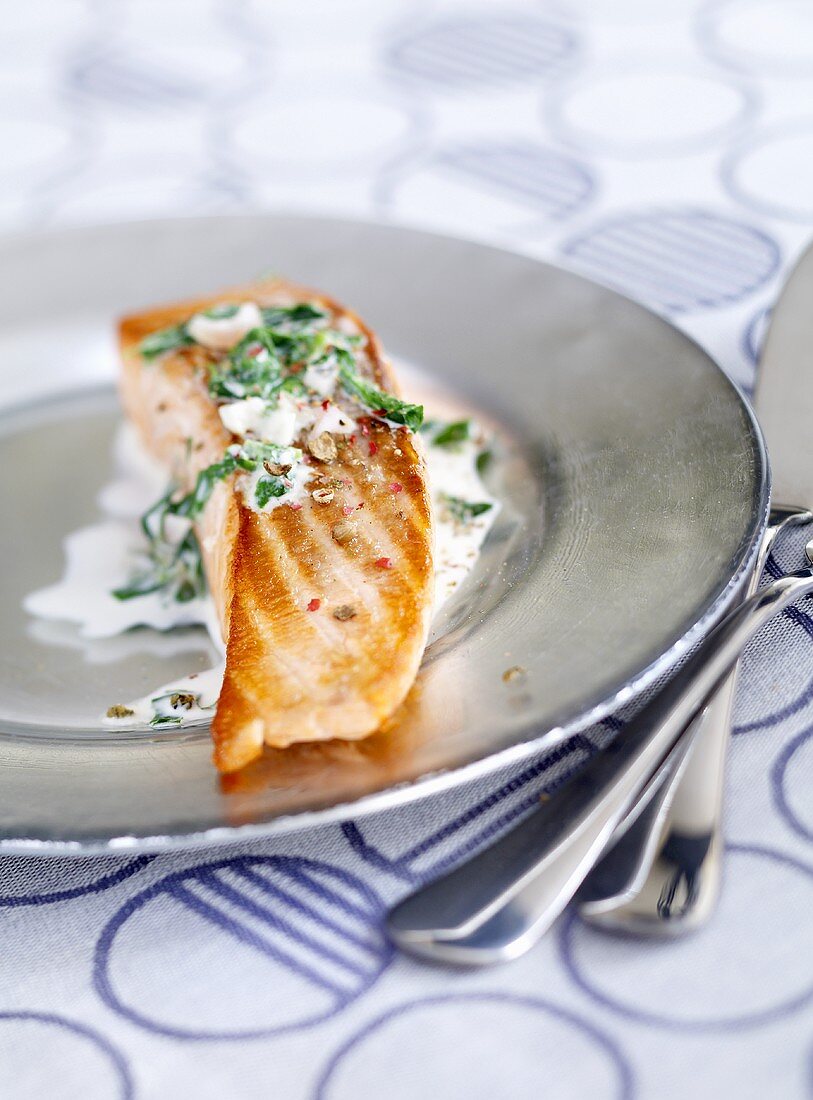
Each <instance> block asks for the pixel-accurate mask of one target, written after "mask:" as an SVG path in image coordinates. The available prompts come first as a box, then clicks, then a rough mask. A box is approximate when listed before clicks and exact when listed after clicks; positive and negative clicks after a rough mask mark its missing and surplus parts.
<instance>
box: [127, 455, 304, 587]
mask: <svg viewBox="0 0 813 1100" xmlns="http://www.w3.org/2000/svg"><path fill="white" fill-rule="evenodd" d="M301 459H302V451H300V450H297V448H296V447H279V446H277V444H275V443H261V442H259V441H258V440H255V439H246V440H244V442H243V443H242V445H239V446H234V447H230V448H229V449H228V450H227V451H226V453H225V454H224V455H223V458H222V459H221V460H220V461H219V462H213V463H212V464H211V465H210V466H207V467H206V468H205V469H203V470H201V471H200V473H199V474H198V476H197V478H196V479H195V486H194V488H193V489H192V491H191V492H189V493H187V494H186V495H185V496H182V497H177V496H176V494H175V493H174V492H173V491H172V490H170V491H169V492H168V493H166V494H165V495H164V496H163V497H161V499H160V500H158V501H156V503H155V504H153V506H152V507H151V508H149V509H148V510H147V511H146V512H145V513H144V515H143V516H142V517H141V529H142V531H143V532H144V534H145V536H146V538H147V549H146V553H145V560H144V564H143V566H142V568H141V569H139V570H138V571H137V572H136V573H135V575H134V576H133V577H132V578H131V579H130V581H129V582H128V583H127V584H126V585H122V586H121V587H120V588H116V589H114V590H113V595H114V596H115V597H116V599H117V600H132V599H135V598H136V597H138V596H147V595H149V594H150V593H151V592H166V593H167V594H168V595H169V596H170V597H171V598H172V599H174V600H176V601H177V602H178V603H188V602H189V601H190V600H194V599H195V598H196V597H200V596H203V594H204V593H205V591H206V578H205V576H204V572H203V561H202V558H201V553H200V546H199V544H198V540H197V537H196V536H195V532H194V530H193V529H192V528H191V527H190V528H189V530H188V531H187V533H186V534H185V535H184V536H183V538H181V539H180V541H178V542H174V541H173V540H172V539H170V538H169V537H168V536H167V532H166V523H167V518H168V517H169V516H178V517H181V518H183V519H188V520H192V521H194V520H196V519H197V518H198V516H199V515H200V514H201V513H202V512H203V509H204V508H205V507H206V504H207V503H208V501H209V498H210V497H211V495H212V493H213V492H214V489H215V486H216V485H218V484H219V483H220V482H221V481H223V480H225V478H227V477H229V476H230V475H231V474H233V473H234V472H235V471H236V470H245V471H246V472H248V473H252V472H253V471H254V470H256V469H257V468H258V467H259V466H261V465H262V464H263V463H264V462H268V463H277V464H283V465H289V466H292V465H294V464H295V463H296V462H299V461H300V460H301ZM265 482H269V483H273V484H268V485H265V484H264V483H265ZM261 484H262V486H263V487H262V489H261V488H260V485H261ZM287 491H288V486H287V485H286V484H285V483H284V482H283V480H282V478H278V477H275V478H272V477H270V476H269V477H268V478H265V477H263V478H261V479H260V481H259V483H258V487H257V490H256V491H255V497H256V499H257V501H258V504H259V507H261V508H262V507H264V505H265V504H267V503H268V501H269V500H271V498H272V497H275V496H283V494H284V493H285V492H287ZM261 499H262V503H260V500H261Z"/></svg>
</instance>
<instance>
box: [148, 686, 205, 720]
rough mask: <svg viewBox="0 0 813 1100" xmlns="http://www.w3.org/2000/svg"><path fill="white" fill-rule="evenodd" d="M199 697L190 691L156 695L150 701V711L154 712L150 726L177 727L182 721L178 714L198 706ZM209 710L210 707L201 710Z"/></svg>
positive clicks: (180, 715) (181, 716)
mask: <svg viewBox="0 0 813 1100" xmlns="http://www.w3.org/2000/svg"><path fill="white" fill-rule="evenodd" d="M199 698H200V697H199V696H197V695H193V694H192V692H191V691H173V692H168V693H167V694H166V695H156V696H155V697H154V698H153V699H150V702H151V703H152V709H153V710H154V711H155V713H154V714H153V716H152V718H150V725H151V726H179V725H180V724H181V722H182V721H183V715H182V714H180V713H179V711H182V710H191V709H192V707H194V706H195V704H196V703H197V704H198V705H200V704H199ZM203 709H205V710H210V709H211V708H210V707H205V708H203Z"/></svg>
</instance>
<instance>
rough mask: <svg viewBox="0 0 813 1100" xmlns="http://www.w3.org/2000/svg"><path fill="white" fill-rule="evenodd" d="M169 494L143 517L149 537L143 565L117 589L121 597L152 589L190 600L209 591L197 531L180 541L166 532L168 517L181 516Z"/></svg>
mask: <svg viewBox="0 0 813 1100" xmlns="http://www.w3.org/2000/svg"><path fill="white" fill-rule="evenodd" d="M179 503H181V502H175V501H173V500H172V494H171V493H167V494H166V495H165V496H163V497H162V498H161V499H160V500H159V501H157V502H156V503H155V504H154V505H153V506H152V508H150V509H149V510H148V511H147V512H145V513H144V515H143V516H142V517H141V529H142V530H143V532H144V534H145V535H146V537H147V546H146V552H145V554H144V562H143V565H142V567H141V568H140V569H139V570H138V571H137V572H136V573H135V574H134V576H133V577H131V579H130V581H129V583H128V584H126V585H122V586H121V587H120V588H115V589H114V590H113V595H114V596H115V597H116V599H117V600H132V599H136V598H137V597H139V596H147V595H149V594H150V593H151V592H161V591H163V592H167V593H168V594H169V595H170V596H171V598H172V599H174V600H177V602H178V603H189V601H190V600H194V599H195V598H196V597H199V596H203V594H204V592H205V591H206V579H205V577H204V573H203V561H202V558H201V554H200V546H199V545H198V540H197V538H196V536H195V532H194V531H193V530H192V528H191V527H190V529H189V530H188V531H187V532H186V534H185V535H184V536H183V538H181V539H180V540H179V541H177V542H173V541H172V540H171V539H169V538H168V537H167V535H166V534H165V531H164V525H165V523H166V519H167V516H170V515H180V514H181V513H180V512H179V511H178V505H179Z"/></svg>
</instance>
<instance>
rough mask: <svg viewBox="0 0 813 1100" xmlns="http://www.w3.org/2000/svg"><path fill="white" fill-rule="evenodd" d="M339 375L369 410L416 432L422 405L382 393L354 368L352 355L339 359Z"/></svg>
mask: <svg viewBox="0 0 813 1100" xmlns="http://www.w3.org/2000/svg"><path fill="white" fill-rule="evenodd" d="M339 377H340V378H341V381H342V385H343V386H344V388H345V389H346V390H347V392H348V393H349V394H351V396H353V397H355V398H356V399H357V400H358V401H360V402H361V404H362V405H365V406H366V407H367V408H368V409H370V410H371V412H374V413H377V414H379V415H384V416H386V418H387V420H392V421H393V422H394V423H396V424H405V425H406V426H407V427H408V428H409V429H410V430H411V431H413V432H417V431H418V429H419V428H420V426H421V423H422V422H423V405H411V404H410V403H409V402H408V401H402V400H401V399H400V398H398V397H393V395H392V394H390V393H384V391H383V390H380V389H379V388H378V387H377V386H375V385H373V383H372V382H369V381H368V380H367V379H366V378H362V376H361V375H360V374H358V373H357V372H356V370H355V369H354V362H353V358H352V356H350V355H348V354H345V355H342V356H340V359H339Z"/></svg>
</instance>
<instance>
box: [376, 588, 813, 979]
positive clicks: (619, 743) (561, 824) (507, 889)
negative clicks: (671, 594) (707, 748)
mask: <svg viewBox="0 0 813 1100" xmlns="http://www.w3.org/2000/svg"><path fill="white" fill-rule="evenodd" d="M810 591H813V574H811V572H810V571H809V570H804V571H802V572H800V573H795V574H790V575H789V576H786V577H781V578H780V579H779V580H776V581H774V582H773V583H772V584H770V585H768V586H767V587H765V588H763V589H762V591H760V592H758V593H756V595H754V596H752V597H751V598H750V599H748V600H746V601H745V602H744V603H742V604H740V606H739V607H737V608H735V609H734V610H733V611H732V612H730V613H729V614H728V615H727V616H726V617H725V618H724V619H723V620H722V621H721V622H720V623H718V625H717V626H716V627H715V628H714V629H713V630H712V631H711V632H710V633H709V634H708V635H707V636H706V638H705V639H704V640H703V641H702V642H701V643H700V645H699V646H698V648H697V649H696V650H695V652H694V653H693V654H692V655H691V656H690V657H689V659H688V660H687V661H686V663H685V664H684V665H683V667H682V668H681V669H680V670H679V671H678V672H677V673H676V675H675V676H674V678H673V679H672V681H671V682H670V683H669V684H667V685H666V687H665V688H663V690H662V691H661V692H659V693H658V694H657V695H656V696H655V697H654V698H653V699H652V700H650V701H649V702H648V703H647V704H646V705H645V706H644V707H643V709H642V710H641V711H640V712H639V713H638V714H637V715H636V716H635V717H634V718H633V719H632V720H631V721H630V722H629V723H628V724H627V725H626V727H625V728H624V731H623V733H622V734H621V736H619V737H618V738H616V740H615V741H614V742H613V743H612V744H611V745H610V746H609V748H608V749H606V750H604V751H603V752H601V753H598V754H597V755H596V756H595V757H594V758H593V760H592V761H591V762H590V763H589V764H588V765H587V766H586V767H585V768H584V769H583V770H582V772H581V773H580V774H579V775H578V776H577V777H576V779H575V780H574V781H573V782H571V783H570V784H568V786H567V787H566V788H565V790H564V791H563V792H562V794H560V795H558V796H556V797H552V798H550V799H548V800H547V801H545V802H542V804H541V805H540V806H539V807H538V808H537V809H536V810H535V811H534V812H533V813H532V814H531V815H530V816H529V817H528V818H526V819H525V820H524V821H522V822H521V823H520V824H519V825H518V826H516V827H515V828H514V829H512V830H511V831H510V832H509V833H507V834H506V835H505V836H503V837H501V838H500V839H499V840H498V841H497V842H496V843H495V844H493V845H492V846H491V847H490V848H487V849H485V851H483V852H480V853H478V854H477V855H475V856H474V857H473V858H472V859H470V860H468V861H467V862H466V863H464V864H462V865H460V866H458V867H457V868H455V869H454V870H453V871H451V872H450V873H448V874H446V875H444V876H442V877H441V878H440V879H436V880H435V881H434V882H431V883H429V884H428V885H427V886H424V887H422V888H421V889H419V890H418V891H417V892H416V893H414V894H412V895H411V896H410V897H408V898H406V899H405V900H404V901H402V902H400V904H398V905H397V906H395V908H394V909H393V910H391V912H390V914H389V917H388V922H387V926H388V930H389V932H390V935H391V936H392V938H393V939H394V940H395V942H396V943H398V944H399V946H401V947H403V948H405V949H407V950H413V951H416V952H418V953H419V954H431V953H432V952H431V945H432V944H435V943H436V944H441V945H442V943H443V942H444V941H455V940H461V939H463V938H465V937H467V936H470V935H471V934H472V933H473V932H475V930H476V929H477V928H478V927H479V926H481V925H483V924H484V922H485V921H487V920H488V919H489V918H490V917H491V916H493V915H494V914H495V913H497V912H498V911H499V910H500V909H501V908H502V907H503V906H505V905H506V904H507V903H508V902H510V901H511V900H512V899H513V898H514V897H516V896H517V895H518V894H519V893H520V892H521V891H522V890H523V888H524V887H525V886H526V885H528V883H529V882H530V881H532V880H534V879H536V878H537V877H538V876H540V875H542V874H543V873H545V872H546V870H547V869H548V868H551V874H552V877H553V878H554V879H556V880H557V881H559V889H557V890H555V891H554V892H553V893H552V894H551V895H549V896H547V897H546V898H545V900H544V905H543V906H542V907H541V910H537V911H535V912H534V913H533V914H532V924H533V934H532V935H531V936H530V937H528V936H526V937H525V939H526V940H528V946H530V943H531V942H533V940H534V939H535V938H537V937H538V936H539V935H541V934H542V933H543V932H544V931H545V930H546V929H547V928H548V927H549V925H550V923H551V921H552V920H553V919H555V917H556V916H557V915H558V914H559V913H560V912H561V910H562V909H563V908H564V906H565V905H566V904H567V902H568V901H569V900H570V898H571V897H572V896H573V893H574V892H575V890H576V889H577V888H578V886H579V884H580V882H581V881H582V880H583V878H584V876H585V875H586V874H587V872H588V870H589V869H590V867H591V866H593V864H594V863H595V861H596V859H597V857H598V855H599V853H600V852H601V851H602V849H603V848H604V847H605V845H606V843H607V841H608V839H609V837H610V836H611V835H612V833H613V831H614V830H615V828H616V827H617V826H618V824H619V822H620V821H621V820H622V819H623V818H624V816H625V815H626V814H627V813H628V812H629V810H630V808H631V807H632V805H633V804H634V802H635V801H636V799H637V797H638V796H639V795H640V793H641V791H642V790H643V789H644V788H645V787H646V785H647V783H648V782H649V781H650V779H651V777H652V776H653V775H654V773H655V772H656V771H657V770H658V769H659V768H660V767H661V766H662V764H663V763H664V761H665V759H666V757H667V756H668V755H669V753H670V751H671V750H672V749H673V748H674V746H675V744H676V742H677V741H678V740H680V738H681V736H682V735H683V734H684V731H685V729H686V726H687V725H688V723H689V722H690V721H691V719H692V718H693V717H694V716H695V715H696V714H697V713H698V712H699V711H700V710H701V709H702V708H703V706H704V705H705V704H706V702H707V700H708V698H709V696H710V695H711V694H712V693H713V692H714V690H715V688H716V687H717V686H718V685H719V683H720V682H721V680H722V679H723V678H724V677H725V675H726V673H727V672H728V671H729V669H730V668H731V666H732V665H733V664H734V662H735V661H736V660H737V658H738V657H739V655H740V653H741V652H742V650H743V648H744V647H745V645H746V644H747V643H748V641H749V640H750V639H751V637H753V635H754V634H755V633H756V632H757V631H758V630H759V629H760V628H761V627H762V626H764V624H765V623H766V622H767V621H768V620H769V619H770V618H772V617H773V615H775V614H776V613H777V612H778V611H780V610H781V609H782V608H783V607H785V606H787V604H789V603H792V602H793V601H794V600H795V599H798V598H799V597H800V596H802V595H804V594H806V593H807V592H810ZM588 840H589V842H588ZM571 845H572V846H573V851H578V853H579V857H578V859H577V860H576V864H577V866H576V867H575V868H572V869H571V870H570V872H569V873H568V874H567V875H565V876H561V877H560V874H557V860H559V861H560V863H559V870H560V869H561V861H562V860H565V861H566V860H567V858H568V847H569V846H571ZM523 942H524V941H523ZM467 961H468V960H467ZM489 961H491V960H489Z"/></svg>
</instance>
